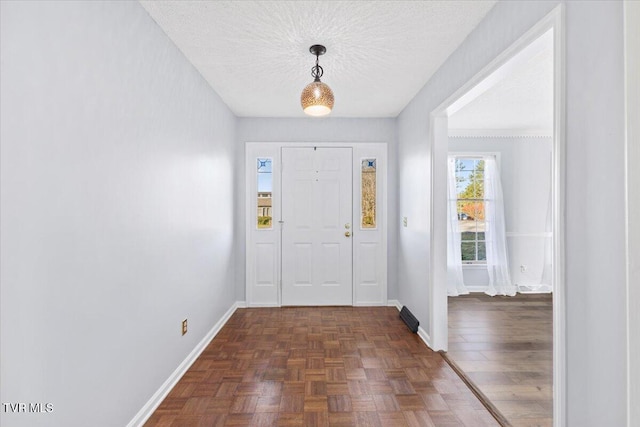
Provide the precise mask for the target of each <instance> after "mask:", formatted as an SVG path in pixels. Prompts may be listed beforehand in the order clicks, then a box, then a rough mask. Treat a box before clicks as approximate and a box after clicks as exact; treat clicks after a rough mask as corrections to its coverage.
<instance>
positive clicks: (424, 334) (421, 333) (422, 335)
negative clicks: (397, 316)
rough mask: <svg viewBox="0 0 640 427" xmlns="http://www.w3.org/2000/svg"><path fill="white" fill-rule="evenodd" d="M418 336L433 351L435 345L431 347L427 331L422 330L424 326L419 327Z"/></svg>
mask: <svg viewBox="0 0 640 427" xmlns="http://www.w3.org/2000/svg"><path fill="white" fill-rule="evenodd" d="M418 336H419V337H420V339H421V340H422V341H424V343H425V344H426V345H427V347H429V348H430V349H432V350H433V345H431V337H430V336H429V334H428V333H427V331H425V330H424V329H423V328H422V326H418Z"/></svg>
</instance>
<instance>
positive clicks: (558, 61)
mask: <svg viewBox="0 0 640 427" xmlns="http://www.w3.org/2000/svg"><path fill="white" fill-rule="evenodd" d="M550 29H553V33H554V37H553V43H554V70H553V73H554V94H553V102H554V129H553V159H554V160H553V167H552V173H553V177H552V182H553V203H552V204H553V222H552V227H553V394H554V396H553V423H554V426H557V427H560V426H564V425H566V388H567V386H566V384H567V383H566V331H565V328H566V327H565V325H566V320H565V316H566V309H565V279H564V276H565V251H564V234H565V223H564V218H565V177H564V170H565V150H566V149H565V146H566V141H565V77H564V76H565V71H564V70H565V65H564V64H565V41H564V38H565V35H564V5H562V4H560V5H559V6H557V7H556V8H555V9H554V10H552V11H551V12H550V13H549V14H548V15H547V16H546V17H545V18H543V19H542V20H541V21H540V22H538V23H537V24H536V25H535V26H533V28H531V29H530V30H529V31H527V32H526V33H525V34H524V35H523V36H522V37H520V39H518V40H517V41H516V42H515V43H514V44H512V45H511V46H510V47H509V48H508V49H506V50H505V51H504V52H502V53H501V54H500V55H498V57H496V58H495V59H494V60H493V61H492V62H491V63H489V64H488V65H487V66H486V67H484V68H483V69H482V70H481V71H480V72H479V73H478V74H476V75H475V76H474V77H473V78H472V79H471V80H469V81H468V82H467V83H466V84H465V85H463V86H462V87H461V88H460V89H458V90H457V91H456V92H455V93H454V94H453V95H451V96H450V97H449V98H448V99H447V100H446V101H444V102H443V103H442V104H440V106H438V108H436V109H435V110H433V111H432V112H431V115H430V122H431V127H430V129H431V135H430V146H431V147H432V155H431V236H432V239H431V257H430V262H431V264H430V265H431V271H430V276H429V292H430V294H429V308H430V310H429V312H430V322H429V324H430V330H429V331H428V335H429V342H427V344H429V346H430V347H431V348H433V349H434V350H446V349H447V341H448V320H447V259H446V254H447V236H446V228H447V227H446V218H447V204H446V203H445V200H446V198H447V162H446V160H447V151H448V149H447V148H448V126H447V121H448V116H449V115H451V114H453V113H454V112H455V111H458V110H459V109H460V108H462V106H464V105H466V104H467V103H469V102H470V101H471V100H473V99H474V98H475V97H477V96H478V95H479V94H480V93H482V92H484V90H486V88H487V86H486V85H491V82H490V79H491V78H490V76H491V74H493V73H494V72H495V71H496V70H498V69H499V68H500V67H501V66H502V65H504V64H505V63H507V62H508V61H509V60H510V59H511V58H513V57H514V56H515V55H516V54H517V53H518V52H520V51H521V50H522V49H524V48H525V47H527V46H528V45H530V44H531V43H532V42H533V41H535V40H536V39H537V38H539V37H540V36H542V35H543V34H544V33H546V32H547V31H548V30H550Z"/></svg>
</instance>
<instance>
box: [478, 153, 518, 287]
mask: <svg viewBox="0 0 640 427" xmlns="http://www.w3.org/2000/svg"><path fill="white" fill-rule="evenodd" d="M484 164H485V165H484V191H485V196H484V197H485V220H486V230H485V239H486V248H487V271H488V273H489V286H488V287H487V291H486V292H485V293H486V294H487V295H491V296H494V295H508V296H513V295H515V294H516V286H515V285H514V284H513V282H512V281H511V274H510V273H509V257H508V254H507V236H506V224H505V218H504V199H503V197H502V184H501V183H500V172H499V171H498V165H497V163H496V159H495V157H489V156H487V157H484Z"/></svg>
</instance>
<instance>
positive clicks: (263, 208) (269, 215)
mask: <svg viewBox="0 0 640 427" xmlns="http://www.w3.org/2000/svg"><path fill="white" fill-rule="evenodd" d="M272 163H273V162H272V159H270V158H258V164H257V168H258V203H257V206H258V212H257V218H258V220H257V221H258V224H257V225H258V228H259V229H271V228H273V201H272V198H271V195H272V194H273V172H272V168H271V166H272Z"/></svg>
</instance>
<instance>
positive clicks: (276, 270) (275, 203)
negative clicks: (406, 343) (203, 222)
mask: <svg viewBox="0 0 640 427" xmlns="http://www.w3.org/2000/svg"><path fill="white" fill-rule="evenodd" d="M245 147H246V151H245V156H246V158H245V168H246V170H245V176H246V187H245V188H246V194H245V203H246V205H245V215H246V221H245V230H246V241H245V242H246V263H245V278H246V282H245V289H246V304H247V305H248V306H249V307H277V306H280V305H287V304H293V302H287V300H286V299H283V295H282V289H283V287H284V282H285V280H284V279H285V276H286V275H287V274H288V273H287V272H286V271H283V269H282V266H283V265H284V266H289V265H291V264H292V268H296V267H298V264H297V262H293V263H291V262H286V263H285V262H284V260H283V259H282V253H283V246H282V244H283V240H282V238H283V237H285V236H284V235H283V233H284V232H285V227H286V226H287V225H288V224H286V223H283V224H281V223H280V222H279V221H281V220H283V218H284V217H283V216H282V211H281V207H282V201H283V197H282V190H283V187H287V185H282V184H281V178H282V167H281V165H282V162H281V160H282V152H283V149H287V148H303V149H307V150H313V148H314V147H317V150H321V149H334V148H347V149H350V152H349V151H344V152H345V153H348V154H349V155H350V159H351V164H350V166H349V170H350V171H351V174H352V175H351V183H352V189H351V191H347V192H345V193H344V195H346V194H347V193H348V194H349V196H350V197H351V200H352V202H351V217H350V218H351V220H350V221H349V222H350V224H351V228H350V231H351V237H350V238H349V239H351V245H352V246H351V250H352V252H351V259H352V264H351V284H350V290H349V294H350V295H351V299H350V300H347V297H346V293H347V291H344V295H343V297H344V299H343V302H333V303H330V302H328V301H326V302H324V304H343V305H354V306H356V305H358V306H381V305H387V189H386V186H387V144H386V143H278V142H269V143H262V142H247V143H246V144H245ZM259 158H260V159H266V158H268V159H271V160H272V169H273V188H272V208H273V209H272V215H273V226H272V227H269V228H264V227H258V226H257V220H258V218H257V211H260V209H258V192H259V191H258V185H257V182H258V181H259V178H258V173H257V168H256V163H257V159H259ZM371 160H373V161H374V162H375V164H376V173H375V175H376V191H375V194H376V204H377V206H376V218H375V226H374V227H371V225H369V226H367V227H365V226H363V224H362V222H361V210H362V206H361V202H362V197H361V190H362V185H363V184H362V179H363V175H362V170H361V167H362V165H363V162H365V161H367V162H368V161H371ZM343 161H344V160H343ZM341 167H342V166H341ZM342 168H343V169H345V170H346V169H347V167H346V165H345V166H344V167H342ZM284 171H285V173H286V171H287V166H285V167H284ZM369 178H370V176H369ZM344 179H346V177H345V178H344ZM326 187H327V188H328V187H329V186H328V185H327V186H326ZM286 191H288V190H286ZM325 191H328V189H325ZM333 194H334V195H335V194H336V193H335V192H334V193H333ZM316 199H318V200H320V198H316ZM284 200H285V202H286V198H285V199H284ZM344 203H345V206H346V202H344ZM309 206H311V205H309ZM323 208H324V209H326V207H323ZM300 209H303V207H300ZM317 209H318V208H316V210H317ZM285 222H286V221H285ZM345 223H346V222H342V223H339V225H340V227H342V232H341V233H342V234H340V236H341V237H342V236H343V234H344V232H346V231H348V230H346V229H345V228H344V225H345ZM343 238H344V237H343ZM347 240H348V239H347ZM325 249H330V247H327V248H325ZM341 250H342V249H341ZM326 252H327V253H326V256H327V257H329V256H330V255H331V252H330V251H329V250H327V251H326ZM341 258H342V257H341ZM344 259H345V260H346V259H349V256H348V255H347V257H346V258H344ZM323 262H325V261H323ZM325 264H326V262H325ZM298 268H299V267H298ZM316 268H317V267H316ZM334 270H335V271H338V269H337V268H334V267H332V269H331V270H329V272H332V271H334ZM342 271H347V270H346V269H342ZM292 274H293V273H292ZM296 274H299V275H301V274H303V271H299V272H298V273H296ZM329 279H331V278H330V277H326V278H325V279H323V280H327V281H330V280H329ZM333 281H338V280H336V279H333ZM340 281H342V282H343V283H348V282H347V279H340ZM326 287H329V286H326ZM343 289H346V288H343ZM334 290H335V289H334ZM332 298H333V297H332ZM335 298H337V297H335ZM299 304H302V305H321V304H323V303H321V302H320V300H319V299H317V298H313V299H312V300H306V301H302V302H299Z"/></svg>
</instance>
